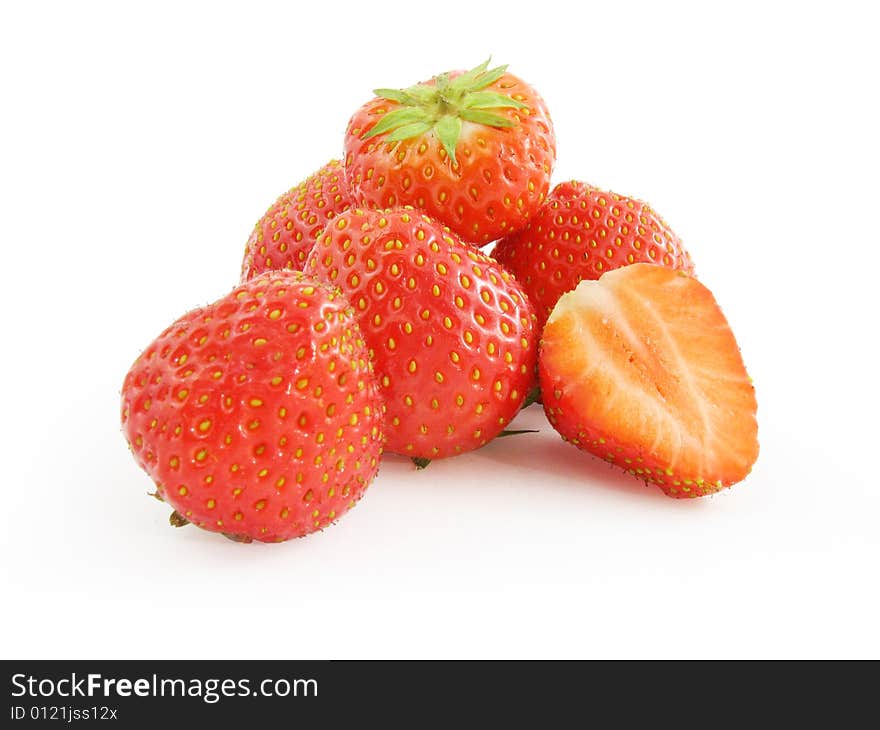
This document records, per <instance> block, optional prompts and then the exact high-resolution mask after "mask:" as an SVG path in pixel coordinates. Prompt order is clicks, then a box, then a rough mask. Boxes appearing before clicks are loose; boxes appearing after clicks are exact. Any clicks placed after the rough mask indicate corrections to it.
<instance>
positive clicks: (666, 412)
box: [539, 264, 758, 497]
mask: <svg viewBox="0 0 880 730" xmlns="http://www.w3.org/2000/svg"><path fill="white" fill-rule="evenodd" d="M539 371H540V379H541V390H542V394H543V400H544V409H545V412H546V413H547V416H548V418H549V420H550V422H551V424H552V425H553V427H554V428H556V430H557V431H559V432H560V434H561V435H562V436H563V438H565V439H566V440H567V441H570V442H572V443H573V444H575V445H576V446H578V447H579V448H581V449H584V450H586V451H589V452H590V453H592V454H594V455H596V456H599V457H601V458H604V459H607V460H608V461H609V462H611V463H613V464H615V465H617V466H620V467H622V468H624V469H626V470H627V471H628V472H630V473H631V474H633V475H634V476H636V477H638V478H640V479H644V480H645V481H647V482H651V483H653V484H656V485H657V486H659V487H660V488H661V489H663V491H664V492H666V494H668V495H669V496H672V497H699V496H703V495H706V494H711V493H713V492H717V491H718V490H720V489H722V488H724V487H728V486H730V485H732V484H734V483H736V482H739V481H741V480H742V479H744V478H745V476H746V475H747V474H748V473H749V471H750V470H751V468H752V465H753V464H754V462H755V460H756V459H757V456H758V439H757V420H756V415H755V414H756V410H757V403H756V400H755V391H754V387H753V385H752V381H751V379H750V378H749V376H748V374H747V373H746V370H745V366H744V365H743V361H742V357H741V355H740V351H739V347H738V346H737V343H736V340H735V338H734V335H733V332H732V331H731V329H730V326H729V325H728V323H727V320H726V319H725V317H724V314H723V313H722V312H721V309H720V308H719V307H718V304H717V303H716V301H715V298H714V297H713V295H712V293H711V292H710V291H709V290H708V289H707V288H706V287H705V286H703V285H702V284H701V283H699V282H698V281H697V280H696V279H694V278H692V277H690V276H688V275H686V274H684V273H681V272H676V271H672V270H670V269H667V268H664V267H662V266H656V265H653V264H635V265H633V266H627V267H624V268H621V269H617V270H615V271H611V272H609V273H607V274H605V275H604V276H602V277H601V278H600V279H599V280H598V281H583V282H581V284H579V285H578V287H577V288H576V289H575V290H574V291H572V292H569V293H568V294H565V295H563V296H562V298H561V299H560V300H559V302H558V304H557V305H556V307H555V309H554V310H553V312H552V314H551V315H550V318H549V319H548V321H547V326H546V328H545V329H544V336H543V340H542V345H541V355H540V362H539Z"/></svg>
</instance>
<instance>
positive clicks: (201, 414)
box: [122, 272, 383, 542]
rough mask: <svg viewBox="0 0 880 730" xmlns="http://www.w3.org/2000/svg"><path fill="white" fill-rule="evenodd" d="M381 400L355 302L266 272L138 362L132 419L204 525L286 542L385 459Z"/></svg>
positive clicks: (354, 490)
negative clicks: (351, 305) (352, 308)
mask: <svg viewBox="0 0 880 730" xmlns="http://www.w3.org/2000/svg"><path fill="white" fill-rule="evenodd" d="M382 426H383V404H382V401H381V399H380V398H379V393H378V383H377V381H376V378H375V376H374V375H373V372H372V367H371V365H370V361H369V354H368V351H367V348H366V346H365V345H364V343H363V339H362V335H361V333H360V330H359V328H358V326H357V322H356V321H355V319H354V316H353V314H352V312H351V308H350V306H349V304H348V303H347V302H346V301H345V300H344V299H343V298H342V297H341V296H339V294H338V292H336V291H334V290H333V289H331V288H329V287H327V286H325V285H323V284H321V283H318V282H315V281H314V280H311V279H309V278H307V277H305V276H304V275H303V274H302V273H299V272H268V273H266V274H263V275H262V276H260V277H257V278H256V279H254V280H252V281H251V282H248V283H247V284H243V285H241V286H239V287H238V288H237V289H235V290H233V291H232V293H230V294H229V295H227V296H225V297H223V298H222V299H220V300H218V301H217V302H215V303H213V304H210V305H208V306H206V307H204V308H201V309H195V310H193V311H191V312H189V313H188V314H185V315H184V316H183V317H181V318H180V319H178V320H177V321H176V322H174V324H172V325H171V326H170V327H168V329H166V330H165V331H164V332H163V333H162V334H161V335H159V337H158V338H156V340H155V341H154V342H153V343H151V344H150V345H149V346H148V347H147V348H146V349H145V350H144V351H143V353H142V354H141V355H140V357H138V359H137V360H136V361H135V363H134V364H133V365H132V367H131V370H130V371H129V372H128V374H127V375H126V377H125V382H124V384H123V387H122V428H123V433H124V435H125V438H126V440H127V441H128V443H129V446H130V448H131V451H132V453H133V455H134V458H135V460H136V461H137V463H138V464H139V465H140V466H141V468H143V469H144V471H146V472H147V474H149V475H150V477H152V479H153V480H154V482H155V483H156V487H157V490H158V495H159V496H160V497H161V498H162V499H163V500H165V501H166V502H168V503H169V504H170V505H172V506H173V507H174V509H175V510H177V512H178V513H179V514H180V515H182V516H183V517H185V518H186V519H187V520H189V521H190V522H192V523H193V524H195V525H197V526H199V527H202V528H204V529H206V530H212V531H216V532H222V533H225V534H227V535H228V536H233V537H235V538H237V539H241V540H245V541H249V540H260V541H264V542H280V541H282V540H287V539H289V538H293V537H299V536H302V535H306V534H308V533H310V532H313V531H315V530H318V529H320V528H323V527H325V526H326V525H329V524H331V523H332V522H334V521H335V520H336V519H338V518H339V517H340V516H341V515H342V514H344V513H345V512H346V511H347V510H348V509H350V508H351V507H352V506H354V504H355V503H356V502H357V501H358V500H359V499H360V497H361V495H362V494H363V492H364V490H365V489H366V487H367V485H369V483H370V481H371V480H372V479H373V477H374V475H375V474H376V471H377V468H378V460H379V456H380V454H381V451H382V439H383V433H382Z"/></svg>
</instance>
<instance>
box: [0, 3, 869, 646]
mask: <svg viewBox="0 0 880 730" xmlns="http://www.w3.org/2000/svg"><path fill="white" fill-rule="evenodd" d="M661 5H662V6H663V7H660V6H661ZM655 6H656V7H655ZM714 6H715V4H714V3H693V4H690V3H688V4H679V3H675V4H672V3H662V4H661V3H656V4H655V3H644V4H641V3H640V4H635V3H626V2H614V3H596V4H593V3H584V4H581V3H568V2H567V3H564V4H562V3H552V2H539V3H529V4H526V3H516V2H506V3H504V4H503V9H502V4H500V3H491V4H490V3H486V4H482V3H475V2H472V1H470V2H461V3H459V2H452V0H444V2H442V3H439V4H438V3H413V2H395V1H394V0H385V1H384V2H381V3H378V4H376V3H373V4H369V3H362V2H360V3H356V4H355V3H352V4H351V5H350V6H349V5H343V4H340V3H338V2H322V3H295V2H290V1H289V0H288V1H287V2H283V3H278V4H273V5H268V4H263V3H258V2H250V3H247V4H241V7H240V8H239V9H237V10H232V9H231V8H228V7H226V6H225V4H222V3H217V4H215V3H210V4H209V3H205V4H203V5H199V4H194V3H180V2H175V3H168V4H166V3H149V4H147V3H144V4H143V5H142V7H140V8H137V7H136V6H135V5H134V4H133V3H94V2H79V3H63V4H62V3H4V4H3V6H2V10H0V61H2V64H0V67H2V69H3V72H2V79H0V85H2V113H0V131H2V134H0V145H2V147H0V151H2V157H0V167H2V170H0V216H2V229H0V241H2V247H3V248H2V251H3V261H4V263H3V271H4V284H3V287H2V297H3V301H2V312H3V342H4V346H3V357H2V368H3V373H2V392H0V402H2V408H3V418H2V423H0V428H2V440H0V443H2V449H3V459H2V469H3V473H2V484H0V489H2V501H0V505H2V512H3V514H4V519H5V528H4V529H3V530H2V538H0V539H2V545H0V556H2V557H0V560H2V569H3V600H2V602H0V627H2V628H0V646H2V649H0V653H2V656H4V657H6V658H25V657H31V658H42V657H60V658H64V657H71V658H73V657H76V658H97V657H103V658H138V657H189V658H214V657H222V658H234V657H249V658H270V657H272V658H336V657H660V656H668V657H770V656H785V657H825V656H837V657H874V658H877V657H878V656H880V628H878V615H880V589H878V560H880V535H878V532H880V490H878V486H877V482H878V476H877V474H878V470H877V467H876V463H875V461H874V460H875V458H876V454H877V449H878V441H877V439H878V431H880V429H878V414H880V410H878V405H880V404H878V398H877V375H876V373H877V369H878V362H877V357H876V353H877V332H878V325H877V315H878V304H877V302H878V296H877V292H878V288H880V275H878V273H880V272H878V268H877V265H878V250H880V248H878V246H880V214H878V201H880V195H878V193H880V190H878V188H880V185H878V169H880V168H878V165H880V154H878V128H880V115H878V109H877V104H878V101H877V98H878V94H877V91H878V85H877V84H878V82H877V72H878V69H880V54H878V50H877V48H878V43H877V38H876V28H877V22H876V19H875V18H872V17H870V15H869V13H870V8H871V3H867V2H865V3H849V2H837V3H834V4H833V5H832V6H831V8H830V9H825V8H827V7H828V3H791V4H787V3H774V2H760V3H749V2H738V3H731V4H730V5H729V8H727V9H718V8H716V7H714ZM368 8H369V9H368ZM489 53H492V54H493V58H494V60H495V61H497V62H499V63H509V64H510V65H511V70H512V71H513V72H515V73H517V74H518V75H520V76H522V77H524V78H525V79H527V80H528V81H530V82H531V83H533V84H534V85H535V86H536V87H537V88H538V89H539V91H540V92H541V93H542V94H543V96H544V97H545V99H546V101H547V103H548V105H549V108H550V110H551V114H552V115H553V118H554V121H555V124H556V132H557V136H558V153H559V161H558V166H557V170H556V173H555V175H554V179H555V181H557V182H558V181H560V180H563V179H566V178H572V177H574V178H580V179H583V180H587V181H590V182H593V183H595V184H599V185H602V186H605V187H608V188H611V189H613V190H615V191H618V192H621V193H626V194H630V195H634V196H637V197H641V198H644V199H647V200H649V201H650V202H651V203H652V204H653V205H654V206H655V207H656V208H657V209H658V210H659V211H660V212H661V214H662V215H663V216H664V217H665V218H666V219H667V220H668V221H669V222H670V223H671V224H672V226H673V227H674V228H675V229H676V230H677V232H678V233H679V234H680V235H681V236H682V238H683V239H684V240H685V242H686V244H687V246H688V247H689V249H690V251H691V254H692V255H693V258H694V260H695V262H696V266H697V273H698V275H699V277H700V278H701V280H702V281H703V282H704V283H706V284H707V285H708V286H709V287H710V288H712V290H713V291H714V292H715V294H716V296H717V298H718V300H719V301H720V302H721V304H722V306H723V307H724V309H725V312H726V314H727V316H728V318H729V320H730V322H731V324H732V326H733V328H734V331H735V332H736V334H737V337H738V340H739V343H740V345H741V347H742V350H743V354H744V358H745V360H746V363H747V366H748V367H749V370H750V373H751V375H752V376H753V378H754V380H755V382H756V387H757V393H758V401H759V406H760V409H759V423H760V440H761V449H762V451H761V456H760V459H759V460H758V463H757V465H756V467H755V469H754V471H753V473H752V475H751V476H750V477H749V478H748V479H747V480H746V481H745V482H744V483H742V484H740V485H738V486H736V487H734V488H733V489H732V490H729V491H728V492H727V493H725V494H722V495H719V496H716V497H713V498H709V499H704V500H701V501H695V502H680V501H674V500H670V499H668V498H666V497H664V496H663V495H662V494H661V493H660V492H659V491H657V490H655V489H653V488H648V487H645V486H643V485H642V484H640V483H639V482H636V481H635V480H633V479H631V478H630V477H628V476H625V475H618V474H617V473H616V472H614V471H612V470H611V469H610V467H607V466H606V465H605V464H604V463H602V462H598V461H595V460H592V459H591V458H590V457H588V456H586V455H585V454H582V453H580V452H578V451H577V450H575V449H573V448H572V447H570V446H568V445H566V444H564V443H563V442H562V441H561V440H559V439H558V438H557V436H556V435H555V433H554V432H553V431H552V430H551V429H550V428H549V427H548V426H547V424H546V422H545V421H544V420H543V414H542V412H541V411H540V409H539V408H534V407H533V408H532V409H530V410H529V411H528V412H526V413H525V414H523V415H522V416H521V421H520V423H522V424H523V425H529V426H534V427H537V428H540V429H541V433H540V434H539V435H534V436H522V437H518V438H515V439H502V440H501V441H499V442H496V443H493V444H491V445H490V446H488V447H487V448H485V449H483V450H482V451H480V452H478V453H473V454H471V455H468V456H463V457H460V458H457V459H454V460H449V461H446V462H437V463H434V464H433V465H432V466H431V467H430V468H429V469H428V470H427V471H425V472H422V473H415V472H414V471H413V470H412V468H411V467H410V465H409V464H408V462H405V461H403V460H401V459H397V458H388V459H387V460H386V461H385V462H384V463H383V467H382V470H381V473H380V475H379V477H378V479H377V480H376V482H375V483H374V484H373V486H372V487H371V489H370V490H369V492H368V493H367V495H366V497H365V499H364V500H363V501H362V502H361V503H360V505H359V506H358V507H357V508H356V509H355V510H354V511H353V512H351V513H350V514H349V515H347V516H346V517H344V518H343V519H342V521H341V522H340V523H339V524H338V525H336V526H335V527H332V528H330V529H328V530H326V531H325V532H323V533H320V534H317V535H314V536H312V537H309V538H306V539H304V540H297V541H293V542H290V543H287V544H284V545H274V546H264V545H250V546H248V545H238V544H234V543H232V542H229V541H226V540H224V539H223V538H221V537H219V536H217V535H213V534H209V533H204V532H200V531H198V530H196V529H194V528H186V529H180V530H174V529H172V528H170V527H169V526H168V525H167V513H168V509H167V508H166V507H165V506H164V505H160V504H159V503H157V502H155V501H154V500H152V499H150V498H149V497H147V496H146V492H147V491H149V490H150V488H151V483H150V481H149V479H148V478H147V476H146V475H145V474H143V473H142V472H140V471H139V469H138V468H137V466H136V465H135V463H134V461H133V460H132V458H131V456H130V455H129V454H128V451H127V449H126V446H125V443H124V441H123V438H122V436H121V434H120V431H119V426H118V398H119V387H120V385H121V383H122V379H123V376H124V374H125V372H126V370H127V369H128V367H129V365H130V364H131V362H132V361H133V360H134V358H135V357H136V356H137V354H138V352H139V351H140V350H141V349H142V348H143V347H144V346H145V345H146V344H148V343H149V341H150V340H151V339H152V338H153V337H154V336H155V335H157V334H158V333H159V332H160V331H161V330H162V329H163V328H164V327H165V326H166V324H168V323H170V322H171V321H172V320H173V319H174V318H176V317H177V316H179V315H180V314H182V313H183V312H185V311H187V310H188V309H191V308H192V307H194V306H196V305H199V304H204V303H206V302H209V301H213V300H214V299H216V298H218V297H219V296H222V295H223V294H225V293H226V292H227V291H228V290H229V289H230V288H231V287H232V286H233V285H234V284H235V282H236V279H237V276H238V270H239V265H240V257H241V254H242V251H243V247H244V242H245V240H246V239H247V236H248V234H249V232H250V229H251V227H252V225H253V223H254V221H255V220H256V219H257V218H258V217H259V216H260V215H261V214H262V213H263V211H264V210H265V208H266V207H267V206H268V205H269V203H271V202H272V200H274V198H275V197H276V196H277V195H278V194H279V193H281V192H282V191H284V190H286V189H287V188H288V187H290V186H291V185H293V184H294V183H295V182H297V181H298V180H299V179H300V178H302V177H303V176H305V175H306V174H308V173H310V172H311V171H312V170H314V169H315V168H317V167H319V166H320V165H321V164H323V163H324V162H325V161H326V160H328V159H329V158H331V157H334V156H339V155H340V152H341V146H342V134H343V130H344V128H345V124H346V122H347V120H348V117H349V116H350V114H351V113H352V112H353V111H354V109H355V108H356V107H357V106H358V105H359V104H361V103H362V102H364V101H366V100H367V99H368V98H369V97H370V96H371V94H370V90H371V89H373V88H374V87H377V86H403V85H406V84H409V83H412V82H415V81H419V80H422V79H424V78H427V77H430V76H431V75H432V74H433V73H435V72H439V71H442V70H446V69H449V68H457V67H465V66H471V65H474V64H476V63H478V62H480V61H482V60H483V59H484V58H485V57H486V56H487V55H488V54H489Z"/></svg>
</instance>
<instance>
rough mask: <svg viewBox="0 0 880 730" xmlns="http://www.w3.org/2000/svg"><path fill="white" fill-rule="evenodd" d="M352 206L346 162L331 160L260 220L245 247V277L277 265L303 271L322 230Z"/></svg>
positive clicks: (287, 194) (274, 267)
mask: <svg viewBox="0 0 880 730" xmlns="http://www.w3.org/2000/svg"><path fill="white" fill-rule="evenodd" d="M349 207H351V198H350V196H349V193H348V187H347V186H346V184H345V174H344V171H343V168H342V163H341V162H340V161H339V160H331V161H330V162H328V163H327V164H326V165H324V167H322V168H321V169H320V170H318V171H317V172H316V173H314V174H312V175H310V176H309V177H308V178H306V179H305V180H304V181H303V182H301V183H300V184H299V185H296V186H294V187H292V188H291V189H290V190H288V191H287V192H286V193H284V194H283V195H282V196H280V197H279V198H278V200H276V201H275V202H274V203H273V204H272V207H270V208H269V210H267V211H266V214H265V215H264V216H263V217H262V218H260V220H259V221H257V225H255V226H254V230H253V232H252V233H251V236H250V238H249V239H248V242H247V246H246V247H245V252H244V260H243V261H242V264H241V280H242V281H249V280H250V279H253V278H254V277H255V276H258V275H259V274H262V273H263V272H264V271H270V270H273V269H293V270H295V271H301V270H302V267H303V265H304V264H305V262H306V258H308V255H309V251H311V250H312V246H313V245H314V243H315V239H316V238H317V237H318V234H319V233H320V232H321V231H323V230H324V227H325V226H326V225H327V222H328V221H330V220H332V219H333V218H334V217H335V216H336V215H337V214H338V213H341V212H342V211H344V210H348V209H349Z"/></svg>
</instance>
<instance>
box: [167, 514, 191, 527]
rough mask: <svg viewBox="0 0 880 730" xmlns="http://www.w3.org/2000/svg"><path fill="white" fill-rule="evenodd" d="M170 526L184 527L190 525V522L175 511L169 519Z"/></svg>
mask: <svg viewBox="0 0 880 730" xmlns="http://www.w3.org/2000/svg"><path fill="white" fill-rule="evenodd" d="M168 524H169V525H171V526H172V527H183V526H184V525H188V524H189V520H188V519H186V517H184V516H183V515H182V514H180V512H178V511H177V510H174V512H172V513H171V515H170V516H169V517H168Z"/></svg>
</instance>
